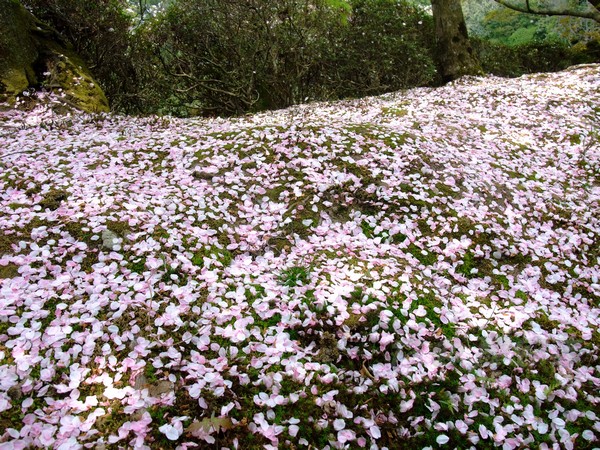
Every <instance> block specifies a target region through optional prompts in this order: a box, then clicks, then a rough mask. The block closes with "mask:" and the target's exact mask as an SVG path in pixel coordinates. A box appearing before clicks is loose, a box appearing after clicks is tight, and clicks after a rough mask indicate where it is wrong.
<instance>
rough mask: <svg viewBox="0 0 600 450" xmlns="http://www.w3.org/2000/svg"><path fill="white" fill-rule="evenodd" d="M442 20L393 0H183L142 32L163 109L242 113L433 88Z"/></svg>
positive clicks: (153, 88) (139, 33) (189, 112)
mask: <svg viewBox="0 0 600 450" xmlns="http://www.w3.org/2000/svg"><path fill="white" fill-rule="evenodd" d="M432 26H433V25H432V21H431V18H430V17H429V16H427V15H426V14H425V13H423V12H422V10H421V9H418V8H416V7H414V6H411V5H409V4H408V3H406V2H396V1H393V0H351V1H342V0H283V1H280V2H263V1H259V0H250V1H242V0H227V1H217V0H177V1H175V2H173V3H172V4H171V6H170V7H169V8H168V9H167V10H166V12H165V13H164V14H163V15H161V16H159V17H157V18H156V19H155V20H153V21H149V22H147V23H146V24H145V25H144V26H143V27H141V29H139V30H138V36H140V37H142V38H143V39H145V40H146V42H148V43H149V44H148V45H149V47H150V48H151V51H152V61H153V62H152V65H154V66H156V67H158V68H159V70H158V73H159V75H158V76H155V77H154V79H153V80H152V88H151V90H152V91H154V92H156V93H157V94H156V95H154V98H155V99H160V101H161V102H160V105H159V106H158V108H160V110H161V111H162V112H166V113H173V114H177V115H194V114H203V115H212V114H231V115H237V114H242V113H245V112H249V111H257V110H262V109H269V108H280V107H285V106H289V105H291V104H296V103H300V102H304V101H306V100H308V99H318V100H329V99H338V98H344V97H358V96H364V95H370V94H378V93H382V92H386V91H391V90H397V89H401V88H406V87H412V86H415V85H426V84H431V83H432V82H435V81H436V80H437V78H436V72H435V66H434V63H433V57H432V55H433V40H432V39H433V38H432V36H433V33H432Z"/></svg>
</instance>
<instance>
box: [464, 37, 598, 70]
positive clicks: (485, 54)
mask: <svg viewBox="0 0 600 450" xmlns="http://www.w3.org/2000/svg"><path fill="white" fill-rule="evenodd" d="M472 41H473V48H474V49H475V51H476V52H477V54H478V56H479V60H480V61H481V64H482V66H483V68H484V70H485V71H486V72H487V73H491V74H494V75H498V76H507V77H518V76H521V75H523V74H527V73H537V72H557V71H559V70H563V69H566V68H567V67H569V66H572V65H575V64H583V63H590V62H595V61H597V60H598V58H597V55H595V54H594V52H593V47H592V46H591V45H590V46H589V47H583V48H580V49H577V48H573V47H571V46H569V45H568V44H565V43H560V42H556V41H555V42H543V43H535V42H534V43H529V44H521V45H517V46H508V45H503V44H494V43H492V42H489V41H483V40H480V39H472ZM588 48H589V49H590V50H588Z"/></svg>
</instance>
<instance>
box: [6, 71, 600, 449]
mask: <svg viewBox="0 0 600 450" xmlns="http://www.w3.org/2000/svg"><path fill="white" fill-rule="evenodd" d="M50 100H51V99H50ZM599 128H600V66H594V65H591V66H584V67H577V68H572V69H570V70H567V71H564V72H561V73H556V74H537V75H531V76H525V77H522V78H518V79H502V78H495V77H485V78H465V79H462V80H460V81H458V82H455V83H452V84H449V85H447V86H445V87H442V88H436V89H430V88H420V89H414V90H410V91H406V92H401V93H395V94H389V95H385V96H381V97H374V98H368V99H361V100H352V101H343V102H337V103H323V104H310V105H301V106H295V107H292V108H289V109H286V110H281V111H274V112H268V113H261V114H256V115H253V116H248V117H241V118H235V119H173V118H159V117H147V118H132V117H122V116H116V115H84V114H81V113H78V114H72V115H68V114H67V115H64V114H63V115H59V114H57V113H53V110H52V102H51V101H48V102H46V103H44V104H43V105H42V104H40V105H38V106H36V107H35V108H33V109H31V110H30V111H28V112H24V111H21V110H17V109H7V108H5V109H4V110H3V112H0V449H24V448H32V447H35V448H58V449H61V450H67V449H80V448H92V449H104V448H153V449H154V448H165V449H167V448H176V447H177V448H180V449H192V448H219V449H220V448H229V449H233V448H242V449H243V448H267V449H268V448H298V449H300V448H313V449H314V448H319V449H342V448H370V449H377V448H379V449H383V448H398V445H399V443H400V442H401V443H403V444H402V445H404V446H405V447H406V448H425V447H429V448H439V447H442V448H469V447H471V448H478V449H479V448H496V447H497V448H502V449H519V448H565V449H569V448H576V449H584V448H595V447H598V446H600V332H599V325H600V300H599V299H600V281H599V278H600V237H599V236H600V203H599V202H600V147H599V146H600V144H599V137H598V129H599Z"/></svg>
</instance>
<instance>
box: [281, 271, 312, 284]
mask: <svg viewBox="0 0 600 450" xmlns="http://www.w3.org/2000/svg"><path fill="white" fill-rule="evenodd" d="M309 279H310V272H309V269H308V268H306V267H301V266H294V267H290V268H289V269H286V270H284V271H282V272H281V275H279V281H280V282H281V284H283V285H284V286H288V287H294V286H301V285H303V284H306V283H308V280H309Z"/></svg>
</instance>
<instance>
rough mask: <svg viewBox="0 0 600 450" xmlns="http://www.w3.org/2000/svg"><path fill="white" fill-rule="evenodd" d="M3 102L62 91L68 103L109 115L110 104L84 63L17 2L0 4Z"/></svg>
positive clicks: (0, 96) (0, 98) (10, 0)
mask: <svg viewBox="0 0 600 450" xmlns="http://www.w3.org/2000/svg"><path fill="white" fill-rule="evenodd" d="M0 29H1V30H2V32H1V33H0V101H7V102H9V103H12V102H14V100H15V98H16V97H17V96H19V95H21V94H22V92H23V91H25V90H28V89H39V88H41V87H45V88H47V89H50V90H59V89H60V90H62V92H63V93H64V94H65V96H64V99H65V101H66V103H69V104H70V105H71V106H74V107H76V108H78V109H81V110H84V111H88V112H108V111H109V107H108V100H107V99H106V96H105V95H104V92H103V91H102V89H101V88H100V86H99V85H98V83H96V82H95V81H94V78H93V77H92V75H91V73H90V71H89V69H88V68H87V67H86V65H85V64H84V62H83V61H82V60H81V59H80V58H79V57H78V56H77V55H76V54H75V53H74V52H73V51H72V50H71V49H70V48H69V46H68V44H66V43H65V41H64V40H63V39H62V38H61V37H60V35H59V34H58V33H57V32H56V31H54V30H53V29H51V28H50V27H48V26H47V25H45V24H44V23H42V22H40V21H39V20H38V19H36V18H35V17H34V16H33V15H32V14H31V13H30V12H29V11H27V9H25V8H24V7H23V6H22V5H21V4H20V3H19V2H18V1H17V0H3V1H2V2H0Z"/></svg>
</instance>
